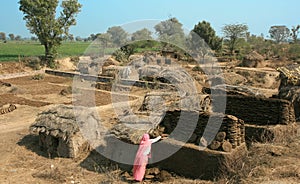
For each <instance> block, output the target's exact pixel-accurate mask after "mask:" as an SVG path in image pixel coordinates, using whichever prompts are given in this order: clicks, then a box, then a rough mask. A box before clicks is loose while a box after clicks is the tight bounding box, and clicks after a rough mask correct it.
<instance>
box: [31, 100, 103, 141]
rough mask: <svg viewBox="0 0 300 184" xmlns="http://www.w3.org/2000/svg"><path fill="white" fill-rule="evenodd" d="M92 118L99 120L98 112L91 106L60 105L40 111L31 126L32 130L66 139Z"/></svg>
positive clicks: (35, 132)
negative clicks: (90, 107)
mask: <svg viewBox="0 0 300 184" xmlns="http://www.w3.org/2000/svg"><path fill="white" fill-rule="evenodd" d="M90 118H93V120H96V121H98V118H97V114H96V113H95V112H94V111H91V110H90V109H89V108H86V107H73V106H65V105H58V106H55V107H52V108H50V109H48V110H46V111H44V112H42V113H40V114H39V115H38V117H37V118H36V120H35V122H34V123H33V124H32V125H31V126H30V132H31V133H34V134H37V133H46V134H47V135H49V134H50V135H52V136H54V137H59V138H63V139H64V140H66V139H68V138H69V137H70V136H72V135H74V134H75V133H77V132H79V131H80V127H82V126H84V125H83V124H84V123H86V122H87V120H89V119H90Z"/></svg>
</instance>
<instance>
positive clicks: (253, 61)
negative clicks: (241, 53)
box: [242, 51, 264, 68]
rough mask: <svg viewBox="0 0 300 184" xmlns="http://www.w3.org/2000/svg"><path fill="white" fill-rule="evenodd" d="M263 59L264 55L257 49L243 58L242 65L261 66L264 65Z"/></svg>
mask: <svg viewBox="0 0 300 184" xmlns="http://www.w3.org/2000/svg"><path fill="white" fill-rule="evenodd" d="M263 61H264V57H263V56H262V55H260V54H259V53H257V52H256V51H252V52H250V53H249V54H247V55H246V56H245V57H244V58H243V62H242V66H243V67H254V68H259V67H262V62H263Z"/></svg>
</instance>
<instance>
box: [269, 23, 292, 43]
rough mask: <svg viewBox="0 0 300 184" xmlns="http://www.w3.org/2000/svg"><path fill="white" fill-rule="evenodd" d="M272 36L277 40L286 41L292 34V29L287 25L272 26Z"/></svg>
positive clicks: (278, 41)
mask: <svg viewBox="0 0 300 184" xmlns="http://www.w3.org/2000/svg"><path fill="white" fill-rule="evenodd" d="M269 33H270V37H271V38H272V39H273V40H274V41H275V42H276V43H281V42H286V41H287V39H288V38H289V36H290V30H289V28H287V27H286V26H271V28H270V30H269Z"/></svg>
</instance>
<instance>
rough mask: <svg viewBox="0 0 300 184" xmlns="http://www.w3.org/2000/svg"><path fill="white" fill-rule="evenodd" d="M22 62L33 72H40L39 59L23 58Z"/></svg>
mask: <svg viewBox="0 0 300 184" xmlns="http://www.w3.org/2000/svg"><path fill="white" fill-rule="evenodd" d="M22 62H23V63H25V65H26V66H28V67H30V68H32V69H34V70H40V69H41V66H42V64H41V59H40V58H38V57H25V58H23V60H22Z"/></svg>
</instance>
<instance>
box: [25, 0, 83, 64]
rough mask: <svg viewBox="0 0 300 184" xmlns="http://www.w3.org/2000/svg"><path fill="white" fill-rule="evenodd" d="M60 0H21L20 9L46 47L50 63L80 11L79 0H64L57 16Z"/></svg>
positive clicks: (30, 27)
mask: <svg viewBox="0 0 300 184" xmlns="http://www.w3.org/2000/svg"><path fill="white" fill-rule="evenodd" d="M59 2H60V1H59V0H38V1H37V0H20V1H19V4H20V7H19V9H20V11H22V12H23V13H24V18H23V19H24V20H25V21H26V26H27V28H28V29H29V30H30V32H31V33H32V34H35V35H36V36H37V37H38V39H39V41H40V42H41V44H42V45H44V48H45V59H46V61H47V62H48V63H47V64H48V65H52V64H53V60H54V58H55V55H56V53H57V52H56V49H57V47H58V46H59V45H60V44H61V42H62V38H63V35H68V33H69V28H70V27H71V26H73V25H76V19H75V17H76V15H77V14H78V13H79V12H80V8H81V4H80V3H79V2H78V0H63V1H62V2H61V9H62V11H61V12H60V16H59V17H57V18H56V9H57V7H58V4H59Z"/></svg>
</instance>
